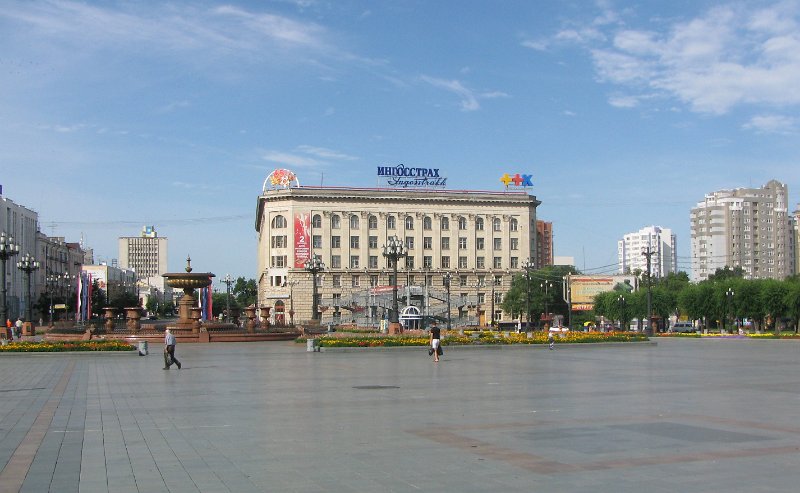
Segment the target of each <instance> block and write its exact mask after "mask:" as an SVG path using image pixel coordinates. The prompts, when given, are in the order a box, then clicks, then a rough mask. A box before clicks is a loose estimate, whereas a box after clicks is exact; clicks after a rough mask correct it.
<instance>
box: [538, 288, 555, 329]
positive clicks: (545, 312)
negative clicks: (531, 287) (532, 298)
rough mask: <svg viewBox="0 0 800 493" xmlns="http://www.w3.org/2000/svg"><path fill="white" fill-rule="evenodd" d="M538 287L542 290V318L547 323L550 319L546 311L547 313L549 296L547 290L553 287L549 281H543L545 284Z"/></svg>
mask: <svg viewBox="0 0 800 493" xmlns="http://www.w3.org/2000/svg"><path fill="white" fill-rule="evenodd" d="M539 287H540V288H542V289H544V318H545V320H546V321H549V320H550V317H548V311H547V298H548V295H549V293H548V290H549V288H552V287H553V283H552V282H550V281H545V282H543V283H541V284H539Z"/></svg>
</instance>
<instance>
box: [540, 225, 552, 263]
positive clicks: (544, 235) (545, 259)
mask: <svg viewBox="0 0 800 493" xmlns="http://www.w3.org/2000/svg"><path fill="white" fill-rule="evenodd" d="M546 265H553V223H551V222H548V221H540V220H537V221H536V267H538V268H542V267H544V266H546Z"/></svg>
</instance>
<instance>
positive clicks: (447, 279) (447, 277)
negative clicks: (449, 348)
mask: <svg viewBox="0 0 800 493" xmlns="http://www.w3.org/2000/svg"><path fill="white" fill-rule="evenodd" d="M452 281H453V276H451V275H450V273H449V272H448V273H446V274H445V275H444V277H443V278H442V284H444V287H445V288H446V289H447V330H450V327H451V318H450V283H451V282H452Z"/></svg>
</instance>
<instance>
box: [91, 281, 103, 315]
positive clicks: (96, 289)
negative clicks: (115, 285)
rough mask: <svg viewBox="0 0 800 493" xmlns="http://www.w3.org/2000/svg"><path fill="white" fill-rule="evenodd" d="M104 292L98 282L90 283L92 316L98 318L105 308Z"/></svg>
mask: <svg viewBox="0 0 800 493" xmlns="http://www.w3.org/2000/svg"><path fill="white" fill-rule="evenodd" d="M106 304H107V303H106V290H105V289H102V288H101V287H100V281H98V280H97V279H95V280H93V281H92V315H93V316H96V317H99V316H100V315H102V314H103V308H104V307H105V306H106Z"/></svg>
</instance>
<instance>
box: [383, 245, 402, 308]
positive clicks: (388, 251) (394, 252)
mask: <svg viewBox="0 0 800 493" xmlns="http://www.w3.org/2000/svg"><path fill="white" fill-rule="evenodd" d="M406 255H408V250H406V246H405V244H404V243H403V242H402V240H400V238H398V237H397V236H392V237H390V238H389V240H388V241H387V242H386V244H385V245H383V256H384V257H386V258H387V260H388V261H389V263H391V264H392V272H393V273H394V282H393V283H392V313H391V316H390V317H389V322H391V323H393V324H397V323H400V317H399V315H400V306H399V305H398V303H397V262H398V261H399V260H400V259H401V258H403V257H405V256H406Z"/></svg>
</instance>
